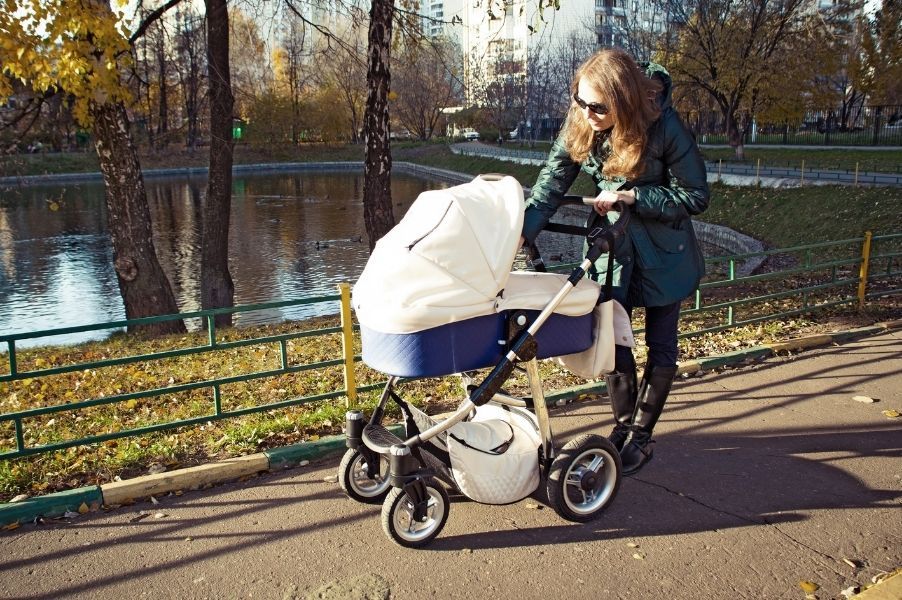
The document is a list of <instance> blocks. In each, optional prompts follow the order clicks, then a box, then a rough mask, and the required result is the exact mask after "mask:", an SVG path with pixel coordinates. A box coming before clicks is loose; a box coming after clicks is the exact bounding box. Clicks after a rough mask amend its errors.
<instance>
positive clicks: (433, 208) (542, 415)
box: [338, 176, 628, 547]
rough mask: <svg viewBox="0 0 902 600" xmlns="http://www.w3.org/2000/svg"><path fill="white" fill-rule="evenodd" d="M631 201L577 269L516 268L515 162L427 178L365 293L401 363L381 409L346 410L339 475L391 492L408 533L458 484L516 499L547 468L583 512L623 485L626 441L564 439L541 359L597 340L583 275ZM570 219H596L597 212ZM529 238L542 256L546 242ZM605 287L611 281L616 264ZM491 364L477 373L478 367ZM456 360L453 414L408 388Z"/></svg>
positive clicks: (359, 289) (386, 363) (391, 516)
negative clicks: (521, 392)
mask: <svg viewBox="0 0 902 600" xmlns="http://www.w3.org/2000/svg"><path fill="white" fill-rule="evenodd" d="M568 200H569V201H570V202H574V201H576V202H579V203H582V202H583V199H582V198H572V197H568ZM620 209H621V210H620V211H619V212H620V218H619V219H618V221H617V222H616V223H614V224H612V225H608V226H604V227H599V228H597V229H595V230H594V231H593V232H592V233H591V234H590V235H589V236H588V252H587V253H586V257H585V259H584V260H583V261H582V263H581V264H580V266H579V267H577V268H576V269H574V270H573V271H572V273H570V274H569V276H567V275H561V274H554V273H545V272H528V271H515V272H511V267H512V265H513V262H514V259H515V256H516V253H517V251H518V247H517V246H518V239H519V236H520V231H521V229H522V223H523V211H524V199H523V190H522V188H521V187H520V185H519V183H518V182H517V181H516V180H515V179H513V178H512V177H502V176H480V177H477V178H476V179H474V180H473V181H472V182H470V183H468V184H464V185H459V186H455V187H452V188H449V189H446V190H434V191H429V192H425V193H423V194H421V195H420V197H419V198H417V200H416V201H415V202H414V203H413V205H412V206H411V207H410V209H409V211H408V212H407V214H406V215H405V217H404V218H403V219H402V220H401V222H400V223H398V225H397V226H395V228H393V229H392V230H391V231H390V232H389V233H388V234H387V235H386V236H385V237H384V238H382V239H381V240H379V242H378V243H377V245H376V248H375V249H374V251H373V253H372V255H371V257H370V259H369V261H368V262H367V265H366V267H365V269H364V271H363V273H362V275H361V277H360V279H359V280H358V282H357V283H356V284H355V286H354V293H353V306H354V309H355V312H356V314H357V318H358V321H359V324H360V332H361V339H362V344H363V353H362V354H363V361H364V362H365V363H366V364H367V365H369V366H370V367H372V368H374V369H376V370H378V371H381V372H383V373H386V374H388V375H389V376H390V377H389V380H388V383H387V384H386V386H385V388H384V389H383V391H382V394H381V397H380V399H379V402H378V404H377V406H376V408H375V409H374V411H373V414H372V415H371V416H370V417H369V419H366V418H365V416H364V414H363V413H362V412H360V411H349V412H348V413H347V415H346V420H347V423H346V436H347V441H346V444H347V447H348V450H347V451H346V453H345V455H344V457H343V458H342V461H341V464H340V466H339V473H338V480H339V484H340V485H341V487H342V489H343V490H344V491H345V492H346V493H347V495H348V496H349V497H351V498H352V499H354V500H356V501H359V502H365V503H382V527H383V529H384V530H385V532H386V534H387V535H388V536H389V537H390V538H391V539H392V540H394V541H395V542H396V543H398V544H400V545H401V546H405V547H419V546H423V545H425V544H427V543H429V542H430V541H431V540H432V539H434V538H435V537H436V536H437V535H438V534H439V533H440V532H441V530H442V528H443V527H444V525H445V522H446V520H447V518H448V513H449V510H450V499H449V493H448V490H451V491H452V492H459V493H461V494H463V495H464V496H466V497H468V498H470V499H472V500H475V501H477V502H482V503H486V504H508V503H512V502H517V501H519V500H521V499H523V498H525V497H527V496H529V495H530V494H532V493H533V492H535V491H536V490H537V489H538V487H539V485H540V483H541V480H542V479H543V478H544V480H545V481H546V491H547V496H548V500H549V503H550V504H551V505H552V506H553V508H554V509H555V511H556V512H557V513H558V514H559V515H560V516H561V517H563V518H564V519H567V520H570V521H577V522H585V521H589V520H592V519H594V518H595V517H597V516H598V515H599V514H600V513H601V512H602V511H603V510H604V509H605V508H606V507H607V506H608V505H609V504H610V503H611V501H612V500H613V499H614V497H615V496H616V494H617V491H618V489H619V486H620V477H621V475H620V470H621V464H620V456H619V454H618V452H617V450H616V449H615V448H614V446H613V445H612V444H611V443H610V442H609V441H608V440H607V439H606V438H605V437H602V436H599V435H592V434H586V435H582V436H580V437H578V438H576V439H574V440H571V441H570V442H569V443H567V444H566V445H564V446H563V447H562V448H560V450H557V449H556V448H555V446H554V443H553V440H552V431H551V425H550V420H549V414H548V408H547V406H546V403H545V398H544V394H543V391H542V383H541V381H540V378H539V371H538V365H537V359H540V358H549V357H557V356H561V355H573V354H574V353H580V352H583V351H586V349H587V348H590V347H591V346H592V344H593V336H594V326H593V319H594V318H595V316H594V315H595V314H596V312H595V310H594V309H595V307H596V305H597V304H599V302H600V300H599V297H600V292H601V291H602V288H601V286H599V284H597V283H595V282H594V281H591V280H589V279H587V278H585V277H584V275H585V272H586V270H587V269H589V268H590V266H591V265H592V264H593V263H594V261H595V260H596V259H597V258H598V257H599V255H600V254H602V253H604V252H606V251H607V250H608V248H611V247H613V243H614V239H615V237H616V236H618V235H620V234H622V232H623V230H624V228H625V226H626V221H627V219H628V211H626V210H624V207H623V206H620ZM549 229H550V228H549ZM558 231H565V232H566V233H576V232H579V233H581V234H582V235H585V229H584V228H572V227H571V228H570V230H567V228H566V227H564V228H562V229H558ZM531 253H532V258H533V265H534V267H536V268H537V269H541V270H544V269H542V268H541V267H540V266H538V265H541V258H540V257H539V256H538V252H537V251H536V250H535V248H534V247H533V248H532V252H531ZM609 272H610V269H609ZM606 287H607V290H606V292H607V294H608V297H609V294H610V277H609V278H608V281H607V283H606ZM487 367H493V368H492V369H491V371H490V372H489V373H488V374H487V375H485V376H484V377H483V378H482V379H481V381H480V380H478V379H477V377H478V373H476V370H478V369H483V368H487ZM515 369H521V370H522V369H525V371H526V374H527V379H528V385H529V390H530V396H527V397H522V398H520V397H514V396H512V395H510V394H508V393H507V392H505V391H504V389H503V387H502V386H503V385H504V384H505V382H506V381H507V380H508V379H509V378H510V376H511V375H512V374H513V373H514V371H515ZM451 374H460V376H461V380H462V384H463V390H464V398H463V400H462V401H461V403H460V405H459V406H458V408H457V410H455V411H454V412H453V413H451V414H450V415H447V416H446V418H441V419H439V418H434V417H431V416H429V415H427V414H425V413H424V412H422V411H421V410H419V409H418V408H417V407H415V406H413V405H412V404H411V403H410V402H407V401H405V400H404V399H402V397H401V396H400V394H399V385H400V383H401V382H402V378H403V379H405V380H406V379H411V378H425V377H438V376H445V375H451ZM389 400H391V401H393V402H394V403H396V404H397V406H398V407H399V408H400V410H401V413H402V415H403V431H400V428H399V427H397V426H395V427H394V428H393V430H392V429H390V428H388V427H386V426H385V425H384V424H383V420H384V417H385V411H386V409H387V407H388V402H389Z"/></svg>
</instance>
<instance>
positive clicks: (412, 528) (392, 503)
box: [382, 480, 451, 548]
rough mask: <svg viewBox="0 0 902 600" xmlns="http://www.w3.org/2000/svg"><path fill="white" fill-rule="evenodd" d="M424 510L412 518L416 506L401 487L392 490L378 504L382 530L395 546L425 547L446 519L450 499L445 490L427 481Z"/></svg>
mask: <svg viewBox="0 0 902 600" xmlns="http://www.w3.org/2000/svg"><path fill="white" fill-rule="evenodd" d="M425 484H426V511H425V514H424V515H423V518H422V519H419V520H418V519H417V518H416V517H415V513H416V504H415V502H414V500H413V499H412V498H411V497H410V496H409V495H408V494H407V492H406V491H404V489H403V488H392V490H391V491H390V492H389V493H388V497H386V498H385V502H384V503H383V504H382V529H383V530H384V531H385V533H386V534H388V537H390V538H391V539H392V540H393V541H394V542H395V543H396V544H400V545H401V546H404V547H405V548H418V547H420V546H425V545H426V544H428V543H429V542H431V541H432V539H433V538H435V536H437V535H438V534H439V533H440V532H441V531H442V528H443V527H444V526H445V521H447V520H448V512H449V511H450V509H451V500H450V498H449V497H448V492H447V491H445V488H444V487H443V486H442V485H441V484H440V483H438V482H436V481H435V480H427V481H426V482H425Z"/></svg>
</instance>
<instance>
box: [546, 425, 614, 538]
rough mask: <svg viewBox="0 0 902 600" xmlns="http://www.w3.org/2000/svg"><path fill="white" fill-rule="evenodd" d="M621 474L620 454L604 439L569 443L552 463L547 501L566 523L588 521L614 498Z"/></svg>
mask: <svg viewBox="0 0 902 600" xmlns="http://www.w3.org/2000/svg"><path fill="white" fill-rule="evenodd" d="M620 470H621V464H620V454H619V453H618V452H617V449H616V448H614V445H613V444H612V443H611V442H610V441H609V440H608V439H607V438H603V437H601V436H599V435H592V434H586V435H583V436H580V437H578V438H576V439H575V440H572V441H570V442H568V443H567V444H566V445H565V446H564V447H563V448H562V449H561V452H560V454H558V456H557V458H555V459H554V461H553V462H552V463H551V470H550V471H549V475H548V482H547V491H548V499H549V501H550V502H551V505H552V506H553V507H554V510H555V511H557V513H558V514H559V515H560V516H561V517H563V518H565V519H567V520H568V521H576V522H579V523H584V522H586V521H591V520H592V519H594V518H595V517H596V516H598V515H599V514H600V513H601V511H603V510H604V509H605V508H607V506H608V504H610V502H611V501H612V500H613V499H614V496H616V495H617V490H618V489H619V487H620Z"/></svg>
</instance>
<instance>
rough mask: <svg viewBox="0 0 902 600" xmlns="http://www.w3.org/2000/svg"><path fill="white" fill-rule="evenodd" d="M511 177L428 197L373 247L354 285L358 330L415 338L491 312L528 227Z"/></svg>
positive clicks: (519, 191) (484, 180)
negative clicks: (426, 330) (409, 334)
mask: <svg viewBox="0 0 902 600" xmlns="http://www.w3.org/2000/svg"><path fill="white" fill-rule="evenodd" d="M523 211H524V200H523V188H522V187H521V186H520V184H519V183H518V182H517V180H516V179H514V178H513V177H502V178H485V177H477V178H476V179H474V180H473V181H471V182H470V183H466V184H463V185H458V186H455V187H452V188H448V189H444V190H432V191H428V192H423V193H422V194H420V196H419V197H418V198H417V199H416V201H414V203H413V204H412V205H411V207H410V209H409V210H408V211H407V214H406V215H405V216H404V218H403V219H402V220H401V222H400V223H398V224H397V225H396V226H395V227H394V228H393V229H392V230H391V231H389V232H388V233H387V234H386V235H385V236H384V237H383V238H382V239H380V240H379V241H378V242H377V243H376V247H375V248H374V249H373V253H372V255H371V256H370V259H369V261H368V262H367V264H366V267H365V268H364V270H363V273H362V274H361V276H360V279H359V280H358V281H357V283H356V284H355V285H354V298H353V305H354V310H355V311H356V313H357V319H358V320H359V321H360V323H361V325H364V326H366V327H369V328H371V329H375V330H377V331H381V332H385V333H413V332H417V331H422V330H424V329H429V328H432V327H437V326H440V325H445V324H447V323H452V322H455V321H460V320H463V319H469V318H472V317H476V316H480V315H485V314H491V313H493V312H494V304H495V300H496V296H497V295H498V293H499V292H500V291H501V290H502V289H503V288H504V286H505V284H506V283H507V280H508V277H509V276H510V269H511V265H512V264H513V261H514V257H515V256H516V253H517V244H518V241H519V238H520V232H521V230H522V228H523Z"/></svg>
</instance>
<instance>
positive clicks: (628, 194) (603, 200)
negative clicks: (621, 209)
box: [592, 190, 636, 216]
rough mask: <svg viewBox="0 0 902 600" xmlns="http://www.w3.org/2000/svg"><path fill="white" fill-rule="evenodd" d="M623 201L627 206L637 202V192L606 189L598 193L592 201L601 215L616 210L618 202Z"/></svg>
mask: <svg viewBox="0 0 902 600" xmlns="http://www.w3.org/2000/svg"><path fill="white" fill-rule="evenodd" d="M618 201H619V202H623V203H624V204H626V205H627V206H629V205H631V204H635V202H636V194H635V192H633V190H621V191H616V192H615V191H611V190H605V191H603V192H601V193H600V194H598V196H596V197H595V199H594V201H593V202H592V206H593V208H594V209H595V212H597V213H598V214H600V215H601V216H605V215H606V214H608V212H610V211H612V210H614V208H615V204H616V203H617V202H618Z"/></svg>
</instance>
